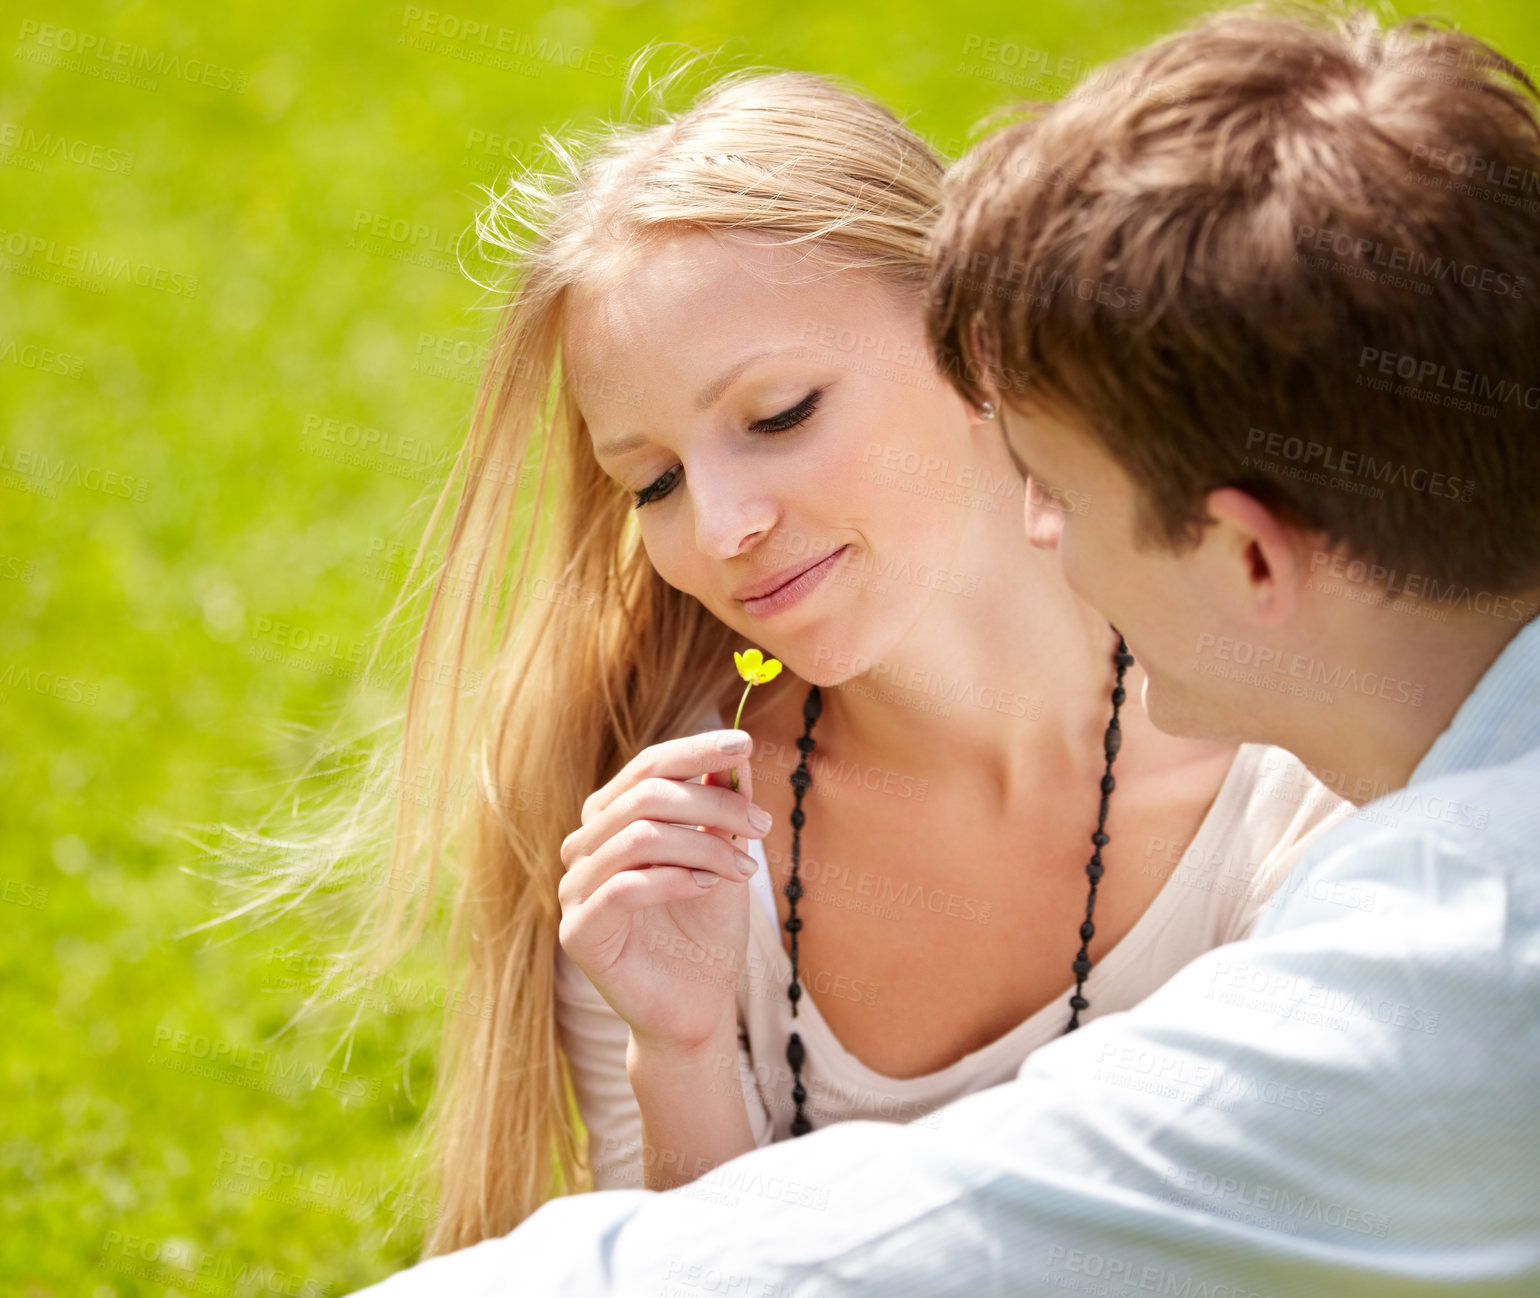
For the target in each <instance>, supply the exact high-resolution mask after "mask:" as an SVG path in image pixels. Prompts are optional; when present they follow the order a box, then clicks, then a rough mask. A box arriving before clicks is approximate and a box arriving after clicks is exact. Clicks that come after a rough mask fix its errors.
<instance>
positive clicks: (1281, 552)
mask: <svg viewBox="0 0 1540 1298" xmlns="http://www.w3.org/2000/svg"><path fill="white" fill-rule="evenodd" d="M1205 504H1206V506H1207V508H1208V512H1209V516H1210V517H1211V518H1212V519H1214V520H1215V521H1216V522H1217V523H1218V524H1219V525H1220V528H1221V531H1220V533H1219V534H1218V535H1216V536H1215V537H1214V538H1213V540H1214V542H1217V543H1218V544H1219V545H1220V546H1221V551H1220V553H1221V554H1222V555H1223V556H1224V557H1225V558H1227V559H1229V558H1232V557H1233V558H1234V560H1235V561H1237V562H1238V563H1240V564H1241V565H1242V567H1243V571H1242V574H1241V579H1242V580H1243V581H1244V582H1246V584H1247V589H1248V592H1249V595H1250V599H1251V604H1252V609H1253V612H1254V613H1255V615H1256V619H1257V623H1258V624H1259V625H1261V626H1278V625H1281V624H1282V623H1284V622H1287V621H1288V620H1289V618H1290V617H1292V616H1293V615H1294V610H1295V607H1296V606H1297V604H1298V602H1299V594H1300V581H1301V580H1302V578H1303V576H1304V565H1303V564H1302V563H1301V562H1300V549H1299V546H1300V537H1299V534H1298V533H1297V532H1296V531H1295V530H1294V529H1293V528H1290V527H1288V526H1287V525H1286V524H1284V523H1283V522H1281V521H1280V520H1279V519H1278V516H1277V515H1276V514H1274V513H1273V511H1272V510H1270V509H1269V508H1268V507H1267V506H1266V505H1264V504H1263V503H1262V502H1261V501H1260V500H1258V499H1257V498H1256V497H1255V496H1251V495H1248V494H1247V493H1246V492H1244V491H1242V490H1240V488H1238V487H1221V488H1220V489H1219V490H1218V491H1211V492H1209V494H1208V499H1207V500H1206V501H1205Z"/></svg>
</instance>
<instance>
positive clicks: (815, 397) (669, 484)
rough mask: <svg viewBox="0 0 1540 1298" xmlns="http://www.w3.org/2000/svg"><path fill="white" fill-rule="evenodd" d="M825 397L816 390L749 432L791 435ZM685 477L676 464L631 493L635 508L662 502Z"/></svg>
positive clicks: (809, 417) (821, 392)
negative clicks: (657, 501) (656, 501)
mask: <svg viewBox="0 0 1540 1298" xmlns="http://www.w3.org/2000/svg"><path fill="white" fill-rule="evenodd" d="M822 397H823V389H822V388H814V389H813V391H811V392H809V393H808V394H807V396H805V397H803V398H802V400H801V401H799V402H797V404H796V405H794V406H791V407H790V408H788V409H786V410H783V411H781V413H780V414H778V415H771V416H770V417H769V418H768V419H756V420H755V421H754V422H753V423H752V424H750V425H749V432H751V433H761V434H766V435H773V434H775V433H789V432H790V431H791V430H792V429H793V428H797V427H800V426H801V425H802V424H805V423H807V421H808V420H809V419H811V418H812V417H813V412H814V411H815V410H817V409H818V402H819V401H820V400H821V399H822ZM683 476H684V466H683V465H679V464H676V465H675V466H674V467H673V468H672V469H670V470H669V471H668V472H667V473H665V474H663V475H662V476H661V477H659V478H657V479H655V480H654V481H652V482H649V483H648V484H647V485H646V486H645V487H643V488H642V489H641V490H640V491H636V492H632V493H631V500H632V503H633V505H634V507H635V508H637V509H640V508H641V507H642V506H643V505H647V504H651V503H652V502H653V501H655V500H662V499H663V497H664V496H666V495H668V494H669V493H670V492H671V491H673V489H674V488H675V487H676V486H678V485H679V479H680V478H682V477H683Z"/></svg>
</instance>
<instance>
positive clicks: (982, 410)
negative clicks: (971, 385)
mask: <svg viewBox="0 0 1540 1298" xmlns="http://www.w3.org/2000/svg"><path fill="white" fill-rule="evenodd" d="M994 417H995V403H994V402H993V401H985V402H984V403H983V404H981V405H980V406H979V418H980V419H993V418H994Z"/></svg>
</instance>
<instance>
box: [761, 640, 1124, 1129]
mask: <svg viewBox="0 0 1540 1298" xmlns="http://www.w3.org/2000/svg"><path fill="white" fill-rule="evenodd" d="M1112 661H1113V662H1114V663H1115V664H1116V666H1117V683H1116V684H1115V685H1114V686H1113V689H1112V720H1111V721H1109V722H1108V723H1107V733H1106V735H1105V736H1104V737H1103V739H1102V749H1103V752H1104V753H1105V756H1106V759H1107V765H1106V768H1105V769H1104V770H1103V772H1102V777H1101V794H1102V799H1101V810H1100V811H1099V812H1098V813H1097V816H1096V832H1095V833H1094V834H1092V835H1091V843H1092V850H1091V859H1090V861H1088V862H1087V863H1086V868H1085V873H1086V878H1087V879H1088V880H1090V885H1091V886H1090V891H1089V892H1088V893H1087V894H1086V900H1085V919H1084V920H1083V921H1082V922H1081V925H1080V951H1079V954H1077V955H1076V956H1075V962H1074V965H1073V968H1074V971H1075V990H1074V993H1073V994H1072V995H1071V996H1070V998H1069V1010H1070V1013H1069V1026H1068V1027H1066V1028H1065V1029H1064V1031H1065V1033H1070V1032H1073V1031H1074V1030H1075V1029H1076V1028H1078V1027H1079V1026H1080V1011H1081V1010H1085V1009H1089V1008H1090V1007H1091V1002H1090V1001H1088V1000H1086V998H1085V995H1084V992H1085V980H1086V978H1087V977H1088V976H1089V975H1090V973H1091V957H1090V955H1089V954H1088V952H1087V948H1088V946H1089V945H1090V941H1091V939H1092V938H1093V937H1095V936H1096V925H1095V924H1094V923H1093V922H1092V917H1093V916H1094V915H1095V913H1096V887H1097V885H1098V884H1099V883H1100V882H1101V879H1102V874H1103V873H1104V871H1105V867H1104V866H1103V865H1102V848H1104V847H1106V846H1107V843H1108V842H1109V841H1110V840H1109V839H1108V838H1107V807H1108V805H1109V803H1110V802H1111V800H1112V790H1113V789H1114V788H1115V787H1116V786H1117V781H1116V780H1114V779H1113V778H1112V763H1113V761H1114V760H1115V759H1116V758H1117V755H1118V749H1120V748H1121V747H1122V746H1123V731H1122V728H1121V727H1120V726H1119V724H1118V711H1119V709H1121V708H1122V706H1123V701H1124V700H1125V699H1126V698H1127V697H1128V695H1127V693H1126V692H1125V691H1124V689H1123V677H1124V675H1125V674H1126V673H1127V671H1128V669H1129V668H1130V667H1132V666H1133V665H1134V656H1133V654H1131V653H1129V652H1128V645H1127V644H1126V643H1125V642H1124V640H1123V637H1122V636H1121V635H1119V636H1118V647H1117V651H1116V652H1115V653H1114V654H1113V655H1112ZM822 711H823V697H822V695H820V694H819V692H818V686H816V685H814V686H811V687H809V689H808V692H807V701H806V702H805V703H803V705H802V721H803V730H802V738H800V739H799V740H797V751H798V752H800V753H801V754H802V757H801V759H800V760H799V761H798V762H797V769H796V770H795V771H793V772H792V773H791V790H792V797H793V799H794V804H793V806H792V812H791V878H790V880H789V881H788V882H787V884H786V887H785V888H784V889H783V891H784V892H785V894H786V900H787V902H788V903H789V905H790V914H788V915H787V917H786V925H785V927H786V931H787V932H788V933H790V934H791V953H790V954H791V982H790V984H789V985H788V986H787V988H786V999H787V1000H789V1001H790V1002H791V1016H792V1018H796V1017H797V1002H798V1001H800V1000H801V999H802V982H801V980H800V978H799V977H798V973H797V936H798V934H800V933H801V932H802V919H801V916H799V915H798V914H797V903H798V902H799V901H801V900H802V879H801V876H800V873H799V871H800V868H801V865H802V826H803V825H805V824H806V823H807V816H806V814H805V813H804V812H803V810H802V798H803V796H804V795H805V794H806V793H807V791H808V789H810V788H811V787H812V784H813V777H812V775H811V774H809V773H808V769H807V760H808V758H809V757H811V756H812V754H813V749H814V748H816V747H817V743H816V741H815V740H814V739H813V726H814V725H815V724H816V723H817V721H818V717H819V715H820V713H822ZM786 1062H787V1063H788V1064H790V1065H791V1098H792V1100H793V1102H794V1103H795V1104H796V1106H797V1111H796V1114H795V1116H794V1117H793V1118H792V1120H791V1134H792V1135H794V1136H805V1135H806V1134H807V1133H808V1132H809V1131H811V1130H812V1129H813V1124H812V1123H811V1122H809V1121H808V1119H807V1114H805V1113H804V1112H803V1111H802V1106H803V1104H804V1103H805V1102H806V1101H807V1087H805V1086H803V1084H802V1065H803V1064H804V1063H806V1062H807V1050H806V1048H805V1047H804V1046H803V1044H802V1037H801V1036H800V1035H799V1034H798V1033H796V1032H793V1033H792V1034H791V1036H790V1037H788V1038H787V1041H786Z"/></svg>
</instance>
